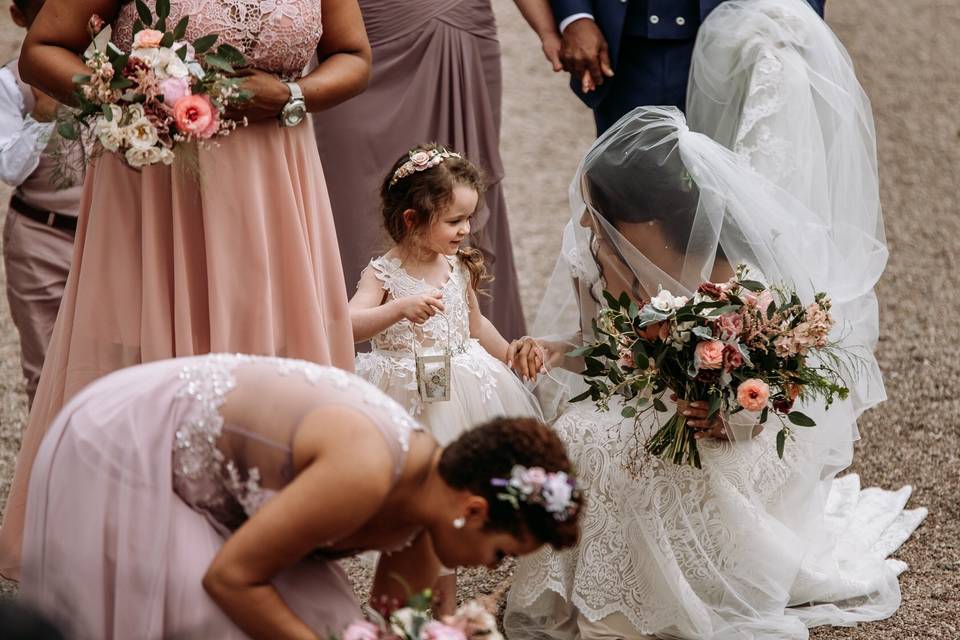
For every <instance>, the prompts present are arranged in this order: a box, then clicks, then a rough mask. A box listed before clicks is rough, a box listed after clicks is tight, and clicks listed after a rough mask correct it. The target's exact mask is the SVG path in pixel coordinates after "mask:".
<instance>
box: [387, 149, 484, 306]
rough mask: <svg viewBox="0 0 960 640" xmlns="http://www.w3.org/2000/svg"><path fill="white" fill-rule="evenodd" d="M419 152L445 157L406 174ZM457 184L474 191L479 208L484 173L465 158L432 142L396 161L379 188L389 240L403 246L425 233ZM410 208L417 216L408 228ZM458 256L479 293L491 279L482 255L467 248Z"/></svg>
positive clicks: (448, 203)
mask: <svg viewBox="0 0 960 640" xmlns="http://www.w3.org/2000/svg"><path fill="white" fill-rule="evenodd" d="M417 152H426V153H427V154H432V155H433V156H434V157H437V156H439V155H440V153H441V152H442V153H443V154H444V155H443V157H442V158H439V160H440V161H439V162H436V163H432V164H431V165H430V166H429V167H428V168H422V169H419V170H415V171H414V170H412V169H411V170H409V171H405V170H404V167H405V165H409V163H410V162H411V158H412V157H413V156H414V154H416V153H417ZM434 152H436V153H434ZM458 185H462V186H465V187H470V188H471V189H474V190H475V191H476V192H477V195H478V196H479V197H478V199H477V206H478V207H480V206H482V203H483V194H484V192H485V191H486V183H485V182H484V178H483V174H482V173H481V171H480V169H478V168H477V167H476V165H474V164H473V163H472V162H470V161H469V160H467V159H466V158H464V157H463V156H461V155H459V154H457V153H451V152H449V151H448V150H447V149H445V148H443V147H441V146H440V145H438V144H437V143H435V142H431V143H428V144H422V145H419V146H417V147H415V148H413V149H411V150H410V151H409V152H408V153H405V154H403V155H402V156H400V157H399V158H397V161H396V162H394V163H393V166H392V167H390V171H389V172H387V176H386V177H385V178H384V180H383V183H382V184H381V186H380V212H381V214H382V215H383V226H384V228H386V230H387V233H388V234H390V238H391V239H393V241H394V242H396V243H397V244H402V243H403V242H405V241H408V240H409V239H410V238H412V237H414V236H417V235H421V234H424V233H426V231H427V230H428V229H429V228H430V225H431V224H433V223H434V222H435V221H436V220H437V219H438V218H439V217H440V214H442V213H443V212H444V211H446V210H447V209H448V208H449V207H450V206H451V205H452V204H453V190H454V189H455V188H456V187H457V186H458ZM408 209H409V210H411V211H413V212H414V214H415V216H414V222H413V224H412V225H408V224H407V221H406V219H405V218H404V212H406V211H407V210H408ZM457 257H458V258H460V260H461V262H463V264H464V265H465V266H466V267H467V269H468V270H469V272H470V284H471V285H472V286H473V288H474V290H479V287H480V285H481V284H482V283H483V282H484V281H485V280H488V279H489V278H488V276H487V273H486V267H485V265H484V261H483V254H482V253H480V251H478V250H477V249H474V248H470V247H466V248H462V249H460V250H459V251H458V252H457Z"/></svg>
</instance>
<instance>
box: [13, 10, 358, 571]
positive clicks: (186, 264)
mask: <svg viewBox="0 0 960 640" xmlns="http://www.w3.org/2000/svg"><path fill="white" fill-rule="evenodd" d="M148 4H149V5H150V6H151V7H153V1H152V0H150V1H149V2H148ZM183 15H189V16H190V26H189V30H188V32H187V38H188V39H191V40H192V39H194V38H196V37H198V36H200V35H204V34H207V33H218V34H219V35H220V41H221V42H229V43H231V44H233V45H235V46H236V47H238V48H239V49H241V50H242V51H243V52H244V53H245V55H246V57H247V61H248V62H249V63H250V64H251V65H253V66H256V67H259V68H262V69H265V70H267V71H270V72H272V73H276V74H278V75H280V76H283V77H285V78H294V77H297V76H299V75H300V72H301V70H302V69H303V68H304V67H305V66H306V64H307V63H308V62H309V59H310V57H311V55H312V53H313V51H314V50H315V49H316V46H317V43H318V42H319V40H320V36H321V29H322V27H321V20H320V1H319V0H283V1H269V0H264V1H260V0H256V1H254V0H172V2H171V17H170V18H169V19H168V21H167V22H168V24H175V23H176V22H177V21H178V20H179V19H180V17H181V16H183ZM135 19H136V8H135V6H134V3H133V2H131V3H129V4H124V5H123V7H122V9H121V12H120V15H119V17H118V18H117V20H116V22H115V24H114V29H115V31H114V40H115V41H116V42H117V44H118V46H120V47H122V48H124V49H128V48H129V47H130V44H131V41H132V37H133V35H132V26H133V22H134V20H135ZM198 162H199V171H197V168H196V167H187V166H185V165H186V164H187V163H186V162H182V161H176V162H175V163H174V165H173V166H172V167H164V166H153V167H147V168H145V169H143V171H142V172H137V171H134V170H133V169H130V168H128V167H126V165H124V164H122V163H121V161H120V160H119V159H118V157H117V156H116V155H115V154H112V153H106V154H104V155H103V156H102V157H101V158H100V159H99V160H97V161H96V163H95V165H94V166H93V167H92V168H91V169H90V170H89V172H88V175H87V180H86V184H85V189H84V195H83V200H82V205H81V212H80V217H79V226H78V229H77V236H76V246H75V253H74V257H73V264H72V269H71V273H70V277H69V280H68V282H67V287H66V292H65V294H64V297H63V303H62V306H61V309H60V315H59V317H58V320H57V323H56V327H55V328H54V332H53V336H52V339H51V343H50V348H49V351H48V353H47V361H46V364H45V366H44V369H43V373H42V376H41V380H40V386H39V389H38V391H37V395H36V400H35V402H34V405H33V411H32V413H31V415H30V420H29V423H28V425H27V428H26V430H25V432H24V434H23V442H22V445H21V451H20V456H19V458H18V460H17V469H16V473H15V476H14V479H13V484H12V488H11V491H10V497H9V499H8V502H7V506H6V511H5V513H4V520H3V529H2V530H0V573H3V574H4V575H7V576H9V577H16V575H17V573H18V565H19V555H20V545H21V532H22V527H23V508H24V501H25V499H26V496H25V494H26V489H27V482H28V479H29V477H30V468H31V464H32V462H33V457H34V455H35V454H36V450H37V448H38V447H39V445H40V441H41V440H42V439H43V435H44V432H45V431H46V429H47V427H48V425H49V424H50V422H51V421H52V420H53V418H54V416H55V415H56V414H57V412H58V411H59V410H60V408H61V407H62V406H63V404H64V403H65V401H66V400H68V399H69V398H70V397H71V396H73V395H74V394H76V393H77V392H78V391H79V390H81V389H82V388H83V387H85V386H86V385H87V384H89V383H90V382H92V381H93V380H96V379H97V378H99V377H101V376H103V375H106V374H107V373H110V372H111V371H115V370H117V369H120V368H122V367H127V366H130V365H134V364H138V363H141V362H150V361H153V360H159V359H164V358H172V357H176V356H189V355H195V354H203V353H210V352H215V351H229V352H242V353H255V354H263V355H278V356H285V357H296V358H302V359H305V360H310V361H314V362H319V363H322V364H332V365H335V366H338V367H341V368H344V369H348V370H352V366H353V355H354V352H353V339H352V330H351V326H350V318H349V313H348V310H347V294H346V287H345V285H344V280H343V272H342V269H341V266H340V255H339V249H338V247H337V238H336V231H335V229H334V222H333V215H332V212H331V210H330V201H329V198H328V195H327V187H326V184H325V182H324V174H323V169H322V167H321V164H320V158H319V155H318V153H317V147H316V142H315V141H314V133H313V130H312V128H311V125H310V123H309V122H304V123H303V124H301V125H299V126H297V127H293V128H281V127H280V126H279V124H278V122H277V121H272V120H265V121H260V122H257V123H254V124H251V125H250V126H249V127H247V128H242V129H238V130H237V131H235V132H234V133H233V134H231V135H230V136H228V137H226V138H224V139H222V140H221V141H220V142H219V145H218V146H214V147H210V148H206V149H201V150H200V151H199V158H198ZM190 164H196V161H194V162H192V163H190Z"/></svg>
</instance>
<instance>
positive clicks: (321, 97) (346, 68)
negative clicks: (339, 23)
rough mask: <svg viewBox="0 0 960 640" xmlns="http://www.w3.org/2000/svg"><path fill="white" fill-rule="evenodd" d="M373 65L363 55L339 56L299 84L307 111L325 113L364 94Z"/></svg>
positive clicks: (340, 54) (328, 61)
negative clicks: (326, 110) (324, 111)
mask: <svg viewBox="0 0 960 640" xmlns="http://www.w3.org/2000/svg"><path fill="white" fill-rule="evenodd" d="M369 81H370V62H369V60H367V59H366V58H365V55H364V54H362V53H361V52H344V53H337V54H334V55H332V56H330V57H329V58H327V59H325V60H321V61H320V64H319V66H317V68H316V69H314V70H313V71H311V72H310V73H309V74H307V75H305V76H304V77H303V78H301V79H300V80H299V84H300V87H301V88H302V89H303V97H304V99H305V100H306V103H307V111H323V110H324V109H328V108H330V107H332V106H335V105H338V104H340V103H341V102H344V101H346V100H349V99H350V98H352V97H354V96H356V95H359V94H361V93H363V90H364V89H366V88H367V83H368V82H369Z"/></svg>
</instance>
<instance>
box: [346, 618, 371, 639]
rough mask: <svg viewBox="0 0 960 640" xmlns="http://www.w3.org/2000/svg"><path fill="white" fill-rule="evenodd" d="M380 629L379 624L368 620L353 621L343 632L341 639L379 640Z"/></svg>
mask: <svg viewBox="0 0 960 640" xmlns="http://www.w3.org/2000/svg"><path fill="white" fill-rule="evenodd" d="M379 638H380V629H379V627H377V625H375V624H373V623H371V622H367V621H366V620H357V621H356V622H352V623H351V624H350V626H349V627H347V630H346V631H344V632H343V638H341V640H379Z"/></svg>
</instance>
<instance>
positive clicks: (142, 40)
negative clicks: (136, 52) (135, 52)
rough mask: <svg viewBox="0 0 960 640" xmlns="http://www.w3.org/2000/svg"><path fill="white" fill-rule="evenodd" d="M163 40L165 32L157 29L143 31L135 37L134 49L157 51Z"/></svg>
mask: <svg viewBox="0 0 960 640" xmlns="http://www.w3.org/2000/svg"><path fill="white" fill-rule="evenodd" d="M161 40H163V32H162V31H157V30H156V29H141V30H140V31H138V32H137V35H135V36H133V48H134V49H156V48H157V47H159V46H160V41H161Z"/></svg>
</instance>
